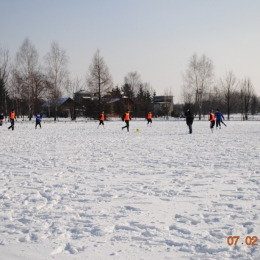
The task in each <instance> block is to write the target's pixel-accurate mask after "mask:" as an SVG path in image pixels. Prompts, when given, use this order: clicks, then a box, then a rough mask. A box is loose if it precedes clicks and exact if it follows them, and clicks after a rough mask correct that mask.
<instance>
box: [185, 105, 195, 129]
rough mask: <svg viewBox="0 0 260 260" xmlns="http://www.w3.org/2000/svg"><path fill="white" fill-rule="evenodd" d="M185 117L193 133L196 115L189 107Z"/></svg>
mask: <svg viewBox="0 0 260 260" xmlns="http://www.w3.org/2000/svg"><path fill="white" fill-rule="evenodd" d="M185 117H186V124H187V126H188V127H189V133H190V134H192V124H193V120H194V116H193V115H192V113H191V111H190V110H189V109H188V110H187V111H186V112H185Z"/></svg>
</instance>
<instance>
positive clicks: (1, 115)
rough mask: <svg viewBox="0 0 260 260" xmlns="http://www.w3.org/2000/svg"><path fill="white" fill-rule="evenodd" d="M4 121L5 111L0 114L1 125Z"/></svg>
mask: <svg viewBox="0 0 260 260" xmlns="http://www.w3.org/2000/svg"><path fill="white" fill-rule="evenodd" d="M3 121H4V115H3V113H1V114H0V126H1V125H2V124H3Z"/></svg>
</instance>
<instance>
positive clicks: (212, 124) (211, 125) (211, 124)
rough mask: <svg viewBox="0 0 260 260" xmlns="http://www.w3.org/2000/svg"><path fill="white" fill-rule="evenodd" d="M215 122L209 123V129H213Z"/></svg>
mask: <svg viewBox="0 0 260 260" xmlns="http://www.w3.org/2000/svg"><path fill="white" fill-rule="evenodd" d="M214 125H215V120H214V121H211V122H210V128H214Z"/></svg>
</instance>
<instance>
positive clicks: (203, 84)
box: [182, 54, 259, 120]
mask: <svg viewBox="0 0 260 260" xmlns="http://www.w3.org/2000/svg"><path fill="white" fill-rule="evenodd" d="M183 82H184V84H183V87H182V97H183V102H184V104H185V105H184V109H186V108H187V107H189V108H192V109H193V111H194V113H195V114H196V115H198V117H199V119H201V117H202V115H205V114H208V112H209V110H211V109H216V108H220V109H221V110H222V112H224V113H226V114H227V118H228V119H230V114H231V113H241V116H242V118H243V119H245V120H247V119H248V114H249V113H251V114H254V113H256V112H257V109H258V104H259V102H258V98H257V96H256V95H255V91H254V88H253V85H252V83H251V81H250V79H249V78H245V79H241V80H238V79H237V78H236V76H235V75H234V73H233V72H232V71H229V72H227V73H226V74H225V76H223V77H222V78H220V79H219V80H216V79H215V77H214V69H213V63H212V61H211V60H210V59H209V58H207V57H206V56H205V55H202V56H201V57H198V55H196V54H194V55H193V56H192V57H191V59H190V61H189V65H188V69H187V71H186V73H185V74H184V75H183Z"/></svg>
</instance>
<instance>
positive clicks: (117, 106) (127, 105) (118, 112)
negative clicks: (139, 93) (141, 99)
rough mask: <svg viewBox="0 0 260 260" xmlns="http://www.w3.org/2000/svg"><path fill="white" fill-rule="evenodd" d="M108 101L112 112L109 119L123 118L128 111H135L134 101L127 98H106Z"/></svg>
mask: <svg viewBox="0 0 260 260" xmlns="http://www.w3.org/2000/svg"><path fill="white" fill-rule="evenodd" d="M106 100H107V102H106V103H107V105H109V110H110V113H109V114H107V116H108V117H121V116H122V114H123V113H124V112H125V111H126V110H130V111H132V110H133V105H134V101H133V100H132V99H131V98H129V97H127V96H124V95H121V96H120V97H116V98H112V97H110V98H109V97H108V96H106Z"/></svg>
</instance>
